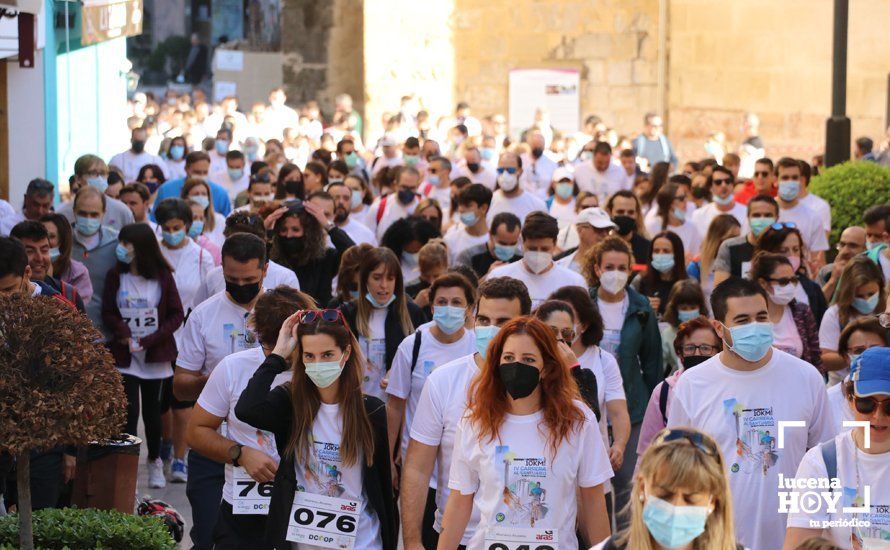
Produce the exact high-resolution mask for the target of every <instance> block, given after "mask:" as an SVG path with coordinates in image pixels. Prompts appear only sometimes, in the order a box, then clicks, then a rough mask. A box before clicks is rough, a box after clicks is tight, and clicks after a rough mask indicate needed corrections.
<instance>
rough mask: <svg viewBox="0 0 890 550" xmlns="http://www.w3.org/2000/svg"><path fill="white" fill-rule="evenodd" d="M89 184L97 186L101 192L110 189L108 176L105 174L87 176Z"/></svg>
mask: <svg viewBox="0 0 890 550" xmlns="http://www.w3.org/2000/svg"><path fill="white" fill-rule="evenodd" d="M87 185H89V186H90V187H95V188H96V189H98V190H99V192H100V193H104V192H105V190H106V189H108V178H107V177H105V176H93V177H91V178H87Z"/></svg>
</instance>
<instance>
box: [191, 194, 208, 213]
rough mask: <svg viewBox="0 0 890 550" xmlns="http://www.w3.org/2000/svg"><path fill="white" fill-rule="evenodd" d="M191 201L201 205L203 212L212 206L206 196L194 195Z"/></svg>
mask: <svg viewBox="0 0 890 550" xmlns="http://www.w3.org/2000/svg"><path fill="white" fill-rule="evenodd" d="M189 200H190V201H192V202H193V203H196V204H199V205H200V206H201V209H202V210H207V207H208V206H210V199H208V198H207V197H205V196H204V195H194V196H192V197H189Z"/></svg>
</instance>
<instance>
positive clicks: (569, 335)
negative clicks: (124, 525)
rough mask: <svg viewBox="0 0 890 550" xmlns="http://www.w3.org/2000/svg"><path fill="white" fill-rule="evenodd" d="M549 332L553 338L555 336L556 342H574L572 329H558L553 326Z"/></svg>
mask: <svg viewBox="0 0 890 550" xmlns="http://www.w3.org/2000/svg"><path fill="white" fill-rule="evenodd" d="M550 332H552V333H553V336H555V337H556V339H557V340H565V341H566V342H574V341H575V330H574V329H570V328H564V329H558V328H556V327H554V326H551V327H550Z"/></svg>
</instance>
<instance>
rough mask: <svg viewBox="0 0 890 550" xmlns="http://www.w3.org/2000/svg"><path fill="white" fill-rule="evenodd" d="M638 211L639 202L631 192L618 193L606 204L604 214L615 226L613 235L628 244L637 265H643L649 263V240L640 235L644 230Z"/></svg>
mask: <svg viewBox="0 0 890 550" xmlns="http://www.w3.org/2000/svg"><path fill="white" fill-rule="evenodd" d="M640 211H641V209H640V200H639V199H638V198H637V196H636V195H634V194H633V193H632V192H631V191H624V190H622V191H618V192H617V193H615V194H614V195H612V196H611V197H609V200H608V202H606V213H608V214H609V216H611V218H612V221H613V222H614V223H615V225H616V226H617V227H616V229H615V233H617V234H618V236H619V237H621V238H622V239H624V241H625V242H627V243H629V244H630V247H631V249H632V250H633V254H634V261H635V262H636V263H637V265H645V264H648V263H649V239H647V238H646V237H644V236H643V235H641V233H642V232H643V231H645V230H644V228H643V219H642V216H641V214H640Z"/></svg>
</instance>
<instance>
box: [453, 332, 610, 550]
mask: <svg viewBox="0 0 890 550" xmlns="http://www.w3.org/2000/svg"><path fill="white" fill-rule="evenodd" d="M565 352H570V350H569V348H568V347H567V346H565V344H562V346H558V345H557V341H556V338H555V337H554V336H553V333H552V332H551V330H550V329H549V328H548V327H547V325H545V324H544V323H542V322H541V321H539V320H537V319H534V318H528V317H520V318H518V319H514V320H512V321H510V322H508V323H507V324H506V325H504V326H503V327H502V328H501V330H500V331H498V334H497V335H496V336H495V337H494V339H493V340H492V341H491V343H490V344H489V347H488V353H487V354H486V359H485V363H484V364H483V366H482V369H481V371H480V373H479V374H478V375H477V377H476V378H475V379H474V380H473V382H472V383H471V386H470V389H469V391H468V396H469V403H468V406H467V412H466V414H465V416H464V418H463V419H461V421H460V423H459V424H458V427H457V432H456V434H455V442H454V451H453V455H452V459H451V460H452V462H451V475H450V478H449V481H448V486H449V488H450V489H451V494H450V496H449V497H448V504H447V505H446V508H445V516H444V518H443V520H442V525H443V529H442V532H441V534H440V537H439V548H456V547H457V546H458V545H459V544H460V540H461V537H462V536H463V533H464V530H465V529H466V527H467V522H468V521H469V519H470V515H471V510H472V508H473V504H474V502H475V504H476V505H477V506H478V508H479V511H480V520H479V524H478V526H477V528H476V533H475V535H474V536H473V537H472V538H471V539H470V542H469V544H468V545H467V548H469V549H470V550H478V549H481V548H501V547H503V546H505V545H507V544H509V545H510V547H516V546H517V545H532V546H533V547H539V545H540V544H547V545H550V546H551V547H554V548H568V549H570V550H574V549H576V548H578V538H577V536H576V532H575V529H576V526H579V527H580V530H581V533H582V535H583V538H585V539H586V540H587V542H588V543H592V542H593V541H596V540H602V539H603V538H604V537H606V536H608V534H609V522H608V516H607V514H606V503H605V499H604V498H603V483H605V482H606V481H607V480H608V479H609V478H610V477H611V476H612V468H611V467H610V466H609V458H608V455H607V454H606V449H605V446H604V445H603V440H602V437H601V436H600V433H599V427H598V425H597V422H596V418H595V417H594V415H593V413H592V412H591V411H590V409H589V408H588V407H587V406H586V405H585V404H584V403H583V402H581V401H579V400H578V399H577V397H578V390H577V385H576V384H575V382H574V381H573V380H572V376H571V374H570V372H569V365H567V364H566V361H565V359H564V355H563V354H564V353H565ZM578 495H579V496H578ZM576 519H577V522H576Z"/></svg>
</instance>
